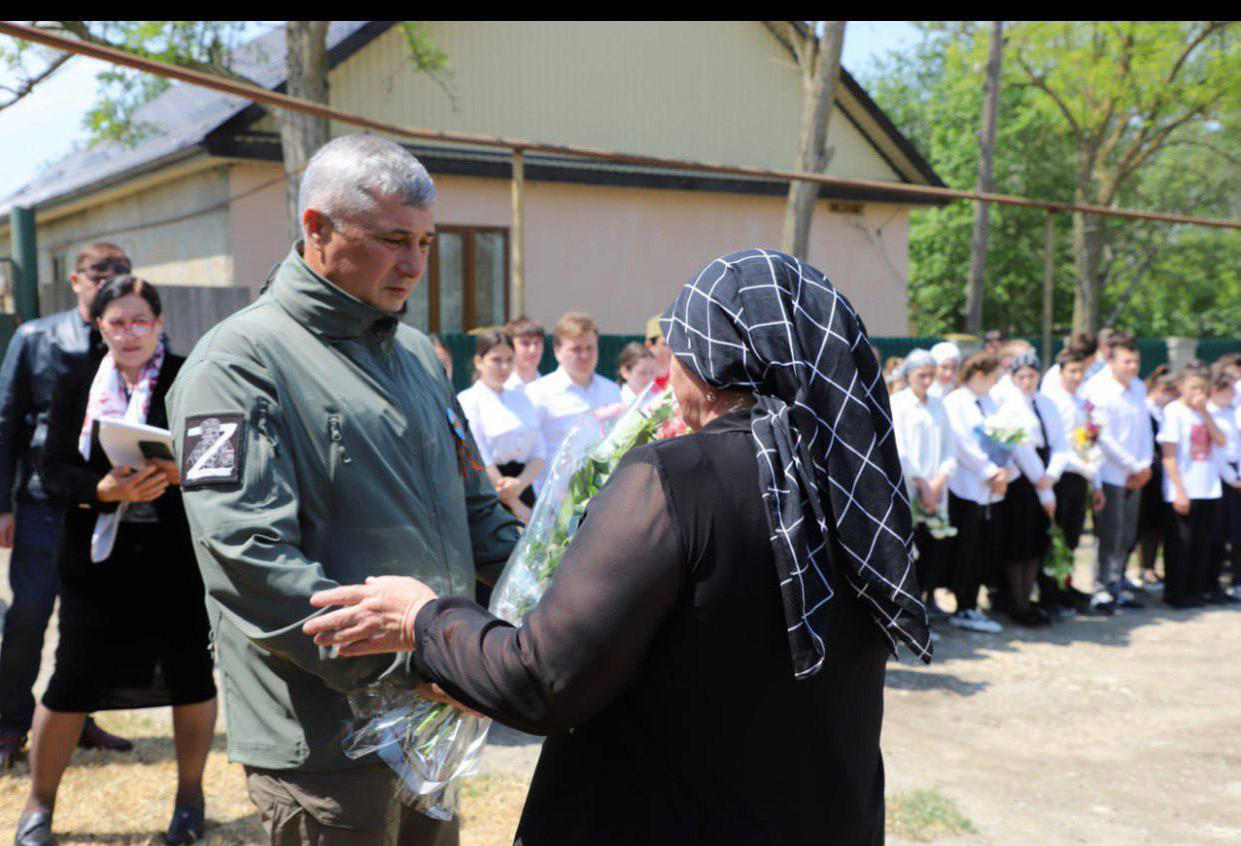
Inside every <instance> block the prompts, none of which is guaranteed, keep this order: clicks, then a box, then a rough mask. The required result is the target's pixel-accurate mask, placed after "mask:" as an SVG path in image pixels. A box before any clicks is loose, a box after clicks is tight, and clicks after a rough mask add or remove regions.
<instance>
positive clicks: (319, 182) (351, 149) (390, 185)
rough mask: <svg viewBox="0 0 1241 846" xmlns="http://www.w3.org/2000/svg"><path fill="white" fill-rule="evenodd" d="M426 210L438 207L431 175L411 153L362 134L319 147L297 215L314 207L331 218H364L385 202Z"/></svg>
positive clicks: (308, 167)
mask: <svg viewBox="0 0 1241 846" xmlns="http://www.w3.org/2000/svg"><path fill="white" fill-rule="evenodd" d="M386 197H393V198H396V199H397V200H399V201H400V202H401V204H402V205H406V206H414V207H416V208H427V207H429V206H432V205H434V204H435V183H434V182H432V181H431V175H430V174H429V173H427V169H426V168H425V167H423V166H422V162H420V161H418V160H417V159H416V158H414V156H413V154H411V153H410V152H409V151H408V150H406V149H405V148H404V147H402V146H401V145H399V144H395V143H393V142H391V141H389V140H387V139H385V138H380V137H378V136H375V135H368V134H366V133H363V132H359V133H355V134H353V135H342V136H341V137H340V138H336V139H333V140H332V141H329V142H328V143H326V144H324V145H323V146H322V147H320V148H319V151H318V152H317V153H315V154H314V156H313V157H312V158H311V160H310V163H309V164H308V165H306V172H305V174H303V175H302V186H301V190H300V191H299V193H298V196H297V216H298V218H299V219H300V218H302V217H304V216H305V214H306V209H308V208H313V209H316V210H318V211H320V212H322V213H323V214H326V215H327V216H328V217H329V218H337V217H341V218H345V219H348V218H351V217H355V216H356V215H359V214H364V213H366V212H368V211H370V210H371V209H373V208H374V207H375V205H376V201H377V200H378V199H380V198H386Z"/></svg>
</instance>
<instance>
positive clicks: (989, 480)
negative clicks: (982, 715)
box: [943, 353, 1012, 632]
mask: <svg viewBox="0 0 1241 846" xmlns="http://www.w3.org/2000/svg"><path fill="white" fill-rule="evenodd" d="M999 378H1000V362H999V361H998V360H996V358H995V356H992V355H989V354H987V353H975V354H974V355H972V356H970V357H969V358H967V359H966V360H965V363H964V364H963V365H962V367H961V374H960V380H961V387H959V388H957V389H956V390H955V391H953V392H952V393H950V394H948V396H947V397H945V398H944V401H943V402H944V410H945V411H946V412H947V414H948V423H949V425H950V426H951V427H952V436H953V443H954V445H955V447H956V465H955V467H954V468H953V472H952V475H951V476H949V478H948V518H949V520H951V521H952V525H953V526H955V527H956V529H957V536H956V538H955V540H954V543H953V556H952V558H953V568H954V572H953V576H952V590H953V593H954V594H955V595H956V598H957V611H956V613H954V614H953V615H952V617H951V618H950V619H949V621H948V622H949V624H950V625H952V626H955V627H957V628H962V629H967V630H969V631H976V632H998V631H1002V630H1003V626H1001V625H1000V624H999V623H997V622H996V621H994V620H992V619H991V618H989V617H988V616H987V615H986V614H984V613H983V612H982V611H980V610H979V609H978V591H979V588H980V587H981V586H982V583H983V580H984V579H985V578H986V575H987V569H988V567H989V566H990V565H991V563H992V562H993V561H994V559H995V558H996V557H997V555H998V544H999V542H1000V526H999V509H998V507H997V505H998V503H999V502H1000V501H1001V500H1003V499H1004V493H1005V491H1007V489H1008V482H1009V479H1010V477H1011V475H1012V470H1011V463H1012V462H1011V458H1010V457H1008V456H1004V455H1001V454H1000V453H999V452H998V451H997V450H995V449H993V448H991V446H990V443H991V442H990V440H989V439H988V438H986V436H985V435H983V434H982V431H981V430H982V427H983V425H984V423H985V422H986V419H987V418H988V417H990V416H991V415H994V414H995V412H996V410H997V409H996V406H995V403H994V402H993V401H992V399H991V395H990V393H991V389H992V388H994V387H995V383H996V381H997V380H998V379H999Z"/></svg>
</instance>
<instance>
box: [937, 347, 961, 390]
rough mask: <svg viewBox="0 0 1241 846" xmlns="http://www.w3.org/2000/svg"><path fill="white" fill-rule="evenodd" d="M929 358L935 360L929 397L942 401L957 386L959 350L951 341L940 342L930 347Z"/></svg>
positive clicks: (959, 362)
mask: <svg viewBox="0 0 1241 846" xmlns="http://www.w3.org/2000/svg"><path fill="white" fill-rule="evenodd" d="M931 356H932V358H934V359H935V381H934V382H932V383H931V387H930V391H931V396H933V397H935V398H936V399H943V398H944V397H946V396H948V394H950V393H952V391H953V390H954V389H955V388H956V386H957V371H958V370H959V369H960V367H961V349H960V348H959V347H958V346H957V345H956V344H954V343H952V342H951V341H940V342H939V343H938V344H936V345H935V346H933V347H931Z"/></svg>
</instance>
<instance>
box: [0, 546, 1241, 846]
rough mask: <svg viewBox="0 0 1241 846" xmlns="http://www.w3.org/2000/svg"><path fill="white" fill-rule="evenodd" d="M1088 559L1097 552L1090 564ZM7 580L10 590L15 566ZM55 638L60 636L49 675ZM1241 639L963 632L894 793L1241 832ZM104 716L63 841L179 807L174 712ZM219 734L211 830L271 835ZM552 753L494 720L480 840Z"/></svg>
mask: <svg viewBox="0 0 1241 846" xmlns="http://www.w3.org/2000/svg"><path fill="white" fill-rule="evenodd" d="M1088 556H1089V550H1083V552H1082V557H1081V559H1080V569H1079V575H1080V576H1081V577H1082V578H1083V579H1084V578H1085V576H1086V575H1087V573H1088V563H1087V562H1088ZM6 563H7V561H0V576H3V570H4V565H5V564H6ZM0 581H2V582H3V584H2V585H0V602H2V601H3V600H6V599H7V594H6V593H5V591H7V578H4V579H0ZM54 641H55V635H54V633H53V635H52V636H51V637H50V638H49V643H48V645H47V650H48V653H49V660H48V661H47V662H45V665H44V671H43V679H42V680H41V684H42V683H44V682H45V681H46V677H47V673H48V671H49V670H50V651H51V649H52V647H53V644H54ZM1239 643H1241V612H1239V611H1237V610H1234V609H1232V608H1218V609H1212V610H1203V611H1176V612H1173V611H1167V610H1164V609H1161V608H1158V607H1152V608H1149V609H1146V610H1141V611H1134V612H1129V613H1125V614H1123V615H1121V616H1119V617H1117V618H1115V619H1110V620H1104V619H1098V618H1087V619H1077V620H1072V621H1068V622H1065V623H1062V624H1060V625H1058V626H1055V627H1053V628H1050V629H1041V630H1021V629H1017V628H1014V627H1009V628H1006V629H1005V631H1004V633H1002V634H999V635H977V634H967V633H961V632H956V631H952V630H950V631H947V632H945V633H944V636H943V638H942V639H941V641H940V642H939V643H938V644H937V646H936V650H937V651H936V661H935V663H934V664H933V665H932V666H930V667H922V666H920V665H915V664H913V663H910V662H909V660H908V659H906V660H905V661H901V662H896V661H894V662H893V663H892V664H891V665H890V668H889V674H888V690H887V697H886V708H887V713H886V719H885V724H884V739H883V746H884V754H885V760H886V764H887V775H888V788H889V794H890V795H896V794H903V793H908V792H911V791H919V790H934V791H936V792H937V793H938V794H939V795H942V796H944V797H947V798H948V799H950V800H952V801H953V802H955V803H956V805H957V806H958V807H959V808H960V809H961V811H963V812H964V814H965V816H966V817H968V819H969V820H970V821H971V822H972V823H973V827H974V829H975V833H973V834H968V835H958V836H954V837H951V838H949V839H940V840H936V841H935V842H937V843H945V844H958V843H959V844H972V845H974V846H981V844H1015V843H1039V844H1126V846H1129V844H1221V843H1238V842H1241V732H1239V731H1238V728H1239V727H1241V694H1239V693H1238V692H1239V691H1241V662H1239V661H1238V659H1237V657H1236V653H1235V648H1236V645H1237V644H1239ZM104 722H105V724H106V725H109V726H112V727H114V728H117V729H118V730H124V731H126V732H128V733H130V734H131V735H132V736H134V737H136V738H137V739H138V740H139V751H138V754H137V755H136V756H116V755H105V754H101V753H89V754H81V753H79V755H78V756H76V757H75V760H74V766H73V767H72V768H71V770H70V772H69V774H68V775H67V777H66V782H65V785H64V790H63V793H62V806H61V808H60V811H59V813H58V829H59V830H61V831H62V832H64V836H62V839H61V842H62V843H66V844H67V843H100V842H106V843H150V842H153V837H154V835H155V833H156V832H158V831H159V830H161V828H162V826H163V824H165V823H166V822H167V814H168V811H169V809H170V808H171V788H172V777H173V772H174V769H173V762H172V757H171V743H170V742H169V720H168V717H167V712H166V711H165V710H163V709H159V710H154V711H147V712H121V713H118V714H110V715H108V716H107V717H106V718H105V719H104ZM220 730H221V731H223V725H221V729H220ZM217 741H218V742H217V749H216V751H215V752H214V753H213V754H212V758H211V761H210V764H209V773H208V785H209V786H208V791H209V793H208V802H209V817H210V818H211V820H212V821H213V825H212V828H211V829H210V836H209V838H208V841H209V842H213V843H221V844H224V843H228V844H250V843H259V842H261V840H260V839H259V833H258V828H257V824H256V820H255V818H254V815H253V812H252V808H251V807H250V806H249V804H248V802H247V801H246V799H245V795H244V786H243V783H242V779H241V777H240V768H239V767H237V766H235V765H231V764H228V763H227V762H226V761H225V758H224V754H223V738H222V736H221V737H219V738H217ZM538 752H539V739H538V738H534V737H530V736H529V735H524V734H521V733H519V732H515V731H512V730H510V729H505V728H502V727H497V728H495V729H493V732H492V742H491V744H490V745H489V746H488V748H487V751H486V753H485V755H484V758H483V763H482V778H481V779H479V780H478V782H477V786H476V787H475V788H474V789H473V790H471V791H467V794H466V796H467V798H466V805H465V810H466V824H465V826H464V829H463V841H464V843H465V844H466V846H493V845H494V844H504V846H507V843H508V842H509V841H508V836H507V831H511V827H512V825H513V824H514V823H515V820H516V814H517V812H518V810H519V808H520V793H521V784H522V783H523V782H524V780H525V779H527V778H528V777H529V774H530V772H531V770H532V768H533V765H534V762H535V760H537V757H538ZM26 789H27V779H26V775H25V767H19V768H18V769H17V770H15V771H14V772H12V773H10V774H8V775H5V776H0V841H4V842H7V840H8V838H10V837H11V836H12V825H13V822H14V821H15V820H16V816H17V813H18V811H19V809H20V807H21V803H22V801H23V800H24V796H25V791H26ZM889 842H890V843H896V844H902V843H905V842H907V841H905V840H902V839H900V838H896V837H892V838H890V839H889Z"/></svg>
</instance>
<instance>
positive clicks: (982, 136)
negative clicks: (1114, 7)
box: [965, 21, 1004, 335]
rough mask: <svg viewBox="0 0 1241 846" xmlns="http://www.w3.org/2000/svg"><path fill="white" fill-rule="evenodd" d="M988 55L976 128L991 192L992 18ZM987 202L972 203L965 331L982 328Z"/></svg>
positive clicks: (995, 78)
mask: <svg viewBox="0 0 1241 846" xmlns="http://www.w3.org/2000/svg"><path fill="white" fill-rule="evenodd" d="M991 26H992V29H991V55H990V57H989V58H988V60H987V80H986V87H985V89H984V91H983V101H982V126H981V128H980V129H979V132H978V191H979V192H980V193H990V192H991V190H992V187H993V183H992V173H993V172H994V169H995V167H994V166H995V131H996V123H997V121H998V118H999V111H1000V57H1001V55H1002V52H1003V47H1004V22H1003V21H992V24H991ZM990 215H991V204H990V203H974V234H973V237H972V238H971V239H970V276H969V286H968V287H967V288H966V290H965V331H966V332H971V333H973V334H975V335H977V334H980V333H981V332H982V301H983V293H984V284H985V279H986V273H987V225H988V222H989V219H990Z"/></svg>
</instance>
